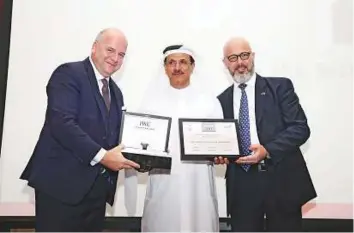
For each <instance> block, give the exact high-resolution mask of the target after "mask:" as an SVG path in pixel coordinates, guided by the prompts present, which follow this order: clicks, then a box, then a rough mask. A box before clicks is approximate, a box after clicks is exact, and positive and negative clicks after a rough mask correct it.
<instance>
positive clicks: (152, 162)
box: [123, 152, 172, 172]
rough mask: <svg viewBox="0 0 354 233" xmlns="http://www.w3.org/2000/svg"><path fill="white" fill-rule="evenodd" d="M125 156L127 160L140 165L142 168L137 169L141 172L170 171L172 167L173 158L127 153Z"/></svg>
mask: <svg viewBox="0 0 354 233" xmlns="http://www.w3.org/2000/svg"><path fill="white" fill-rule="evenodd" d="M123 155H124V157H125V158H127V159H129V160H132V161H134V162H136V163H138V164H139V165H140V168H139V169H136V170H137V171H139V172H148V171H150V170H151V169H153V168H160V169H169V170H170V169H171V165H172V158H170V157H162V156H153V155H141V154H134V153H127V152H123Z"/></svg>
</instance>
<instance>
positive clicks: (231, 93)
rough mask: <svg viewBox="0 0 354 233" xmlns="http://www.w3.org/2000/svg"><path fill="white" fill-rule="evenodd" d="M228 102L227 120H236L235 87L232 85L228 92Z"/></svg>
mask: <svg viewBox="0 0 354 233" xmlns="http://www.w3.org/2000/svg"><path fill="white" fill-rule="evenodd" d="M225 94H226V98H225V99H226V101H225V108H224V111H225V118H226V119H234V118H235V115H234V85H231V86H230V87H229V88H228V90H227V91H226V93H225Z"/></svg>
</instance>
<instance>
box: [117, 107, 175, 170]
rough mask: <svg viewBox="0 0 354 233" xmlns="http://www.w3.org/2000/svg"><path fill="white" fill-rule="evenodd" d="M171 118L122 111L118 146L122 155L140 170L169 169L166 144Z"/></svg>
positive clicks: (169, 163)
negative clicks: (121, 145)
mask: <svg viewBox="0 0 354 233" xmlns="http://www.w3.org/2000/svg"><path fill="white" fill-rule="evenodd" d="M171 120H172V119H171V118H170V117H165V116H158V115H151V114H144V113H134V112H127V111H123V114H122V121H121V128H120V136H119V144H123V145H124V149H123V150H122V153H123V155H124V156H125V157H126V158H128V159H130V160H133V161H135V162H137V163H139V164H140V167H141V170H142V171H143V170H144V171H145V170H150V169H152V168H165V169H170V168H171V158H170V157H169V155H168V142H169V138H170V130H171Z"/></svg>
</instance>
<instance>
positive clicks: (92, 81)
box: [84, 58, 107, 122]
mask: <svg viewBox="0 0 354 233" xmlns="http://www.w3.org/2000/svg"><path fill="white" fill-rule="evenodd" d="M84 63H85V67H86V72H87V75H88V78H89V81H90V85H91V91H92V93H93V95H94V96H95V100H96V104H97V107H98V108H99V110H100V112H101V115H102V119H103V121H104V122H106V114H107V109H106V106H105V105H104V101H103V99H102V95H101V93H100V91H99V88H98V84H97V79H96V76H95V73H94V71H93V68H92V65H91V63H90V60H89V59H88V58H86V59H85V60H84Z"/></svg>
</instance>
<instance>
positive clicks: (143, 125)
mask: <svg viewBox="0 0 354 233" xmlns="http://www.w3.org/2000/svg"><path fill="white" fill-rule="evenodd" d="M139 125H140V126H142V127H150V121H140V124H139Z"/></svg>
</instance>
